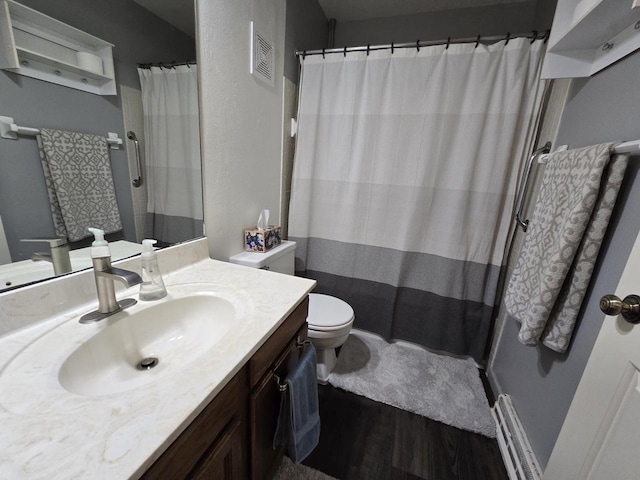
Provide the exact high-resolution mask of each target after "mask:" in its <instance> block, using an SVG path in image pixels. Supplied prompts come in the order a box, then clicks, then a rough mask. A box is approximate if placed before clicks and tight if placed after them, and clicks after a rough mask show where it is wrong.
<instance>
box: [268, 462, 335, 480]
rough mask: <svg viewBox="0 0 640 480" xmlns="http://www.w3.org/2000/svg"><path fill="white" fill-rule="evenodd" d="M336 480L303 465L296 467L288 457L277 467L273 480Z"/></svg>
mask: <svg viewBox="0 0 640 480" xmlns="http://www.w3.org/2000/svg"><path fill="white" fill-rule="evenodd" d="M303 479H304V480H336V479H335V478H333V477H330V476H329V475H325V474H324V473H322V472H320V471H319V470H314V469H313V468H311V467H307V466H305V465H296V464H295V463H293V462H292V461H291V460H290V459H289V457H287V456H285V457H284V458H283V459H282V463H281V464H280V466H279V467H278V471H277V472H276V474H275V476H274V477H273V480H303Z"/></svg>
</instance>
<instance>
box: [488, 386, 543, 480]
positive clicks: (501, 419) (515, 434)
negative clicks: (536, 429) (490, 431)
mask: <svg viewBox="0 0 640 480" xmlns="http://www.w3.org/2000/svg"><path fill="white" fill-rule="evenodd" d="M491 414H492V415H493V418H494V420H495V421H496V430H497V437H498V445H499V446H500V453H501V454H502V459H503V461H504V466H505V467H506V469H507V473H508V474H509V479H510V480H540V479H541V478H542V472H541V470H540V465H538V460H537V459H536V456H535V454H534V453H533V450H531V445H530V444H529V439H528V438H527V435H526V433H525V431H524V429H523V428H522V424H521V423H520V419H519V418H518V414H517V413H516V409H515V407H514V406H513V402H512V401H511V397H510V396H509V395H500V396H499V397H498V400H497V401H496V403H495V405H494V406H493V408H492V409H491Z"/></svg>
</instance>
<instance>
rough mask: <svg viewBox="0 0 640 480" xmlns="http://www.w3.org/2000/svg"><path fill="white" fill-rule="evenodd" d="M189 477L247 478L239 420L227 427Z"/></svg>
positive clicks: (216, 478) (229, 479)
mask: <svg viewBox="0 0 640 480" xmlns="http://www.w3.org/2000/svg"><path fill="white" fill-rule="evenodd" d="M190 478H192V479H193V480H212V479H215V480H238V479H242V478H247V474H246V471H245V462H244V461H243V458H242V430H241V423H240V421H239V420H236V421H235V422H233V423H232V424H231V425H229V426H228V427H227V429H226V430H225V432H224V433H223V434H222V436H221V437H220V439H218V441H217V442H216V444H215V445H214V446H213V448H212V449H211V452H210V453H209V454H208V455H207V456H206V457H205V459H204V460H203V461H202V463H201V464H200V465H199V466H198V468H197V469H196V471H195V472H193V473H192V475H190Z"/></svg>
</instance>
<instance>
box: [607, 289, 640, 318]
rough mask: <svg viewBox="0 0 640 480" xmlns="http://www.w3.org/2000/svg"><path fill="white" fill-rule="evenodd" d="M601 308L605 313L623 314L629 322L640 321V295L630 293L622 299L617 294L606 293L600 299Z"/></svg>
mask: <svg viewBox="0 0 640 480" xmlns="http://www.w3.org/2000/svg"><path fill="white" fill-rule="evenodd" d="M600 310H602V312H603V313H604V314H605V315H615V316H617V315H622V318H624V319H625V320H626V321H627V322H629V323H640V297H639V296H638V295H628V296H626V297H625V298H624V299H623V300H620V298H618V297H617V296H615V295H605V296H604V297H602V298H601V299H600Z"/></svg>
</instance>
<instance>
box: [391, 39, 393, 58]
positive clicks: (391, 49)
mask: <svg viewBox="0 0 640 480" xmlns="http://www.w3.org/2000/svg"><path fill="white" fill-rule="evenodd" d="M391 55H393V42H391Z"/></svg>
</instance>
